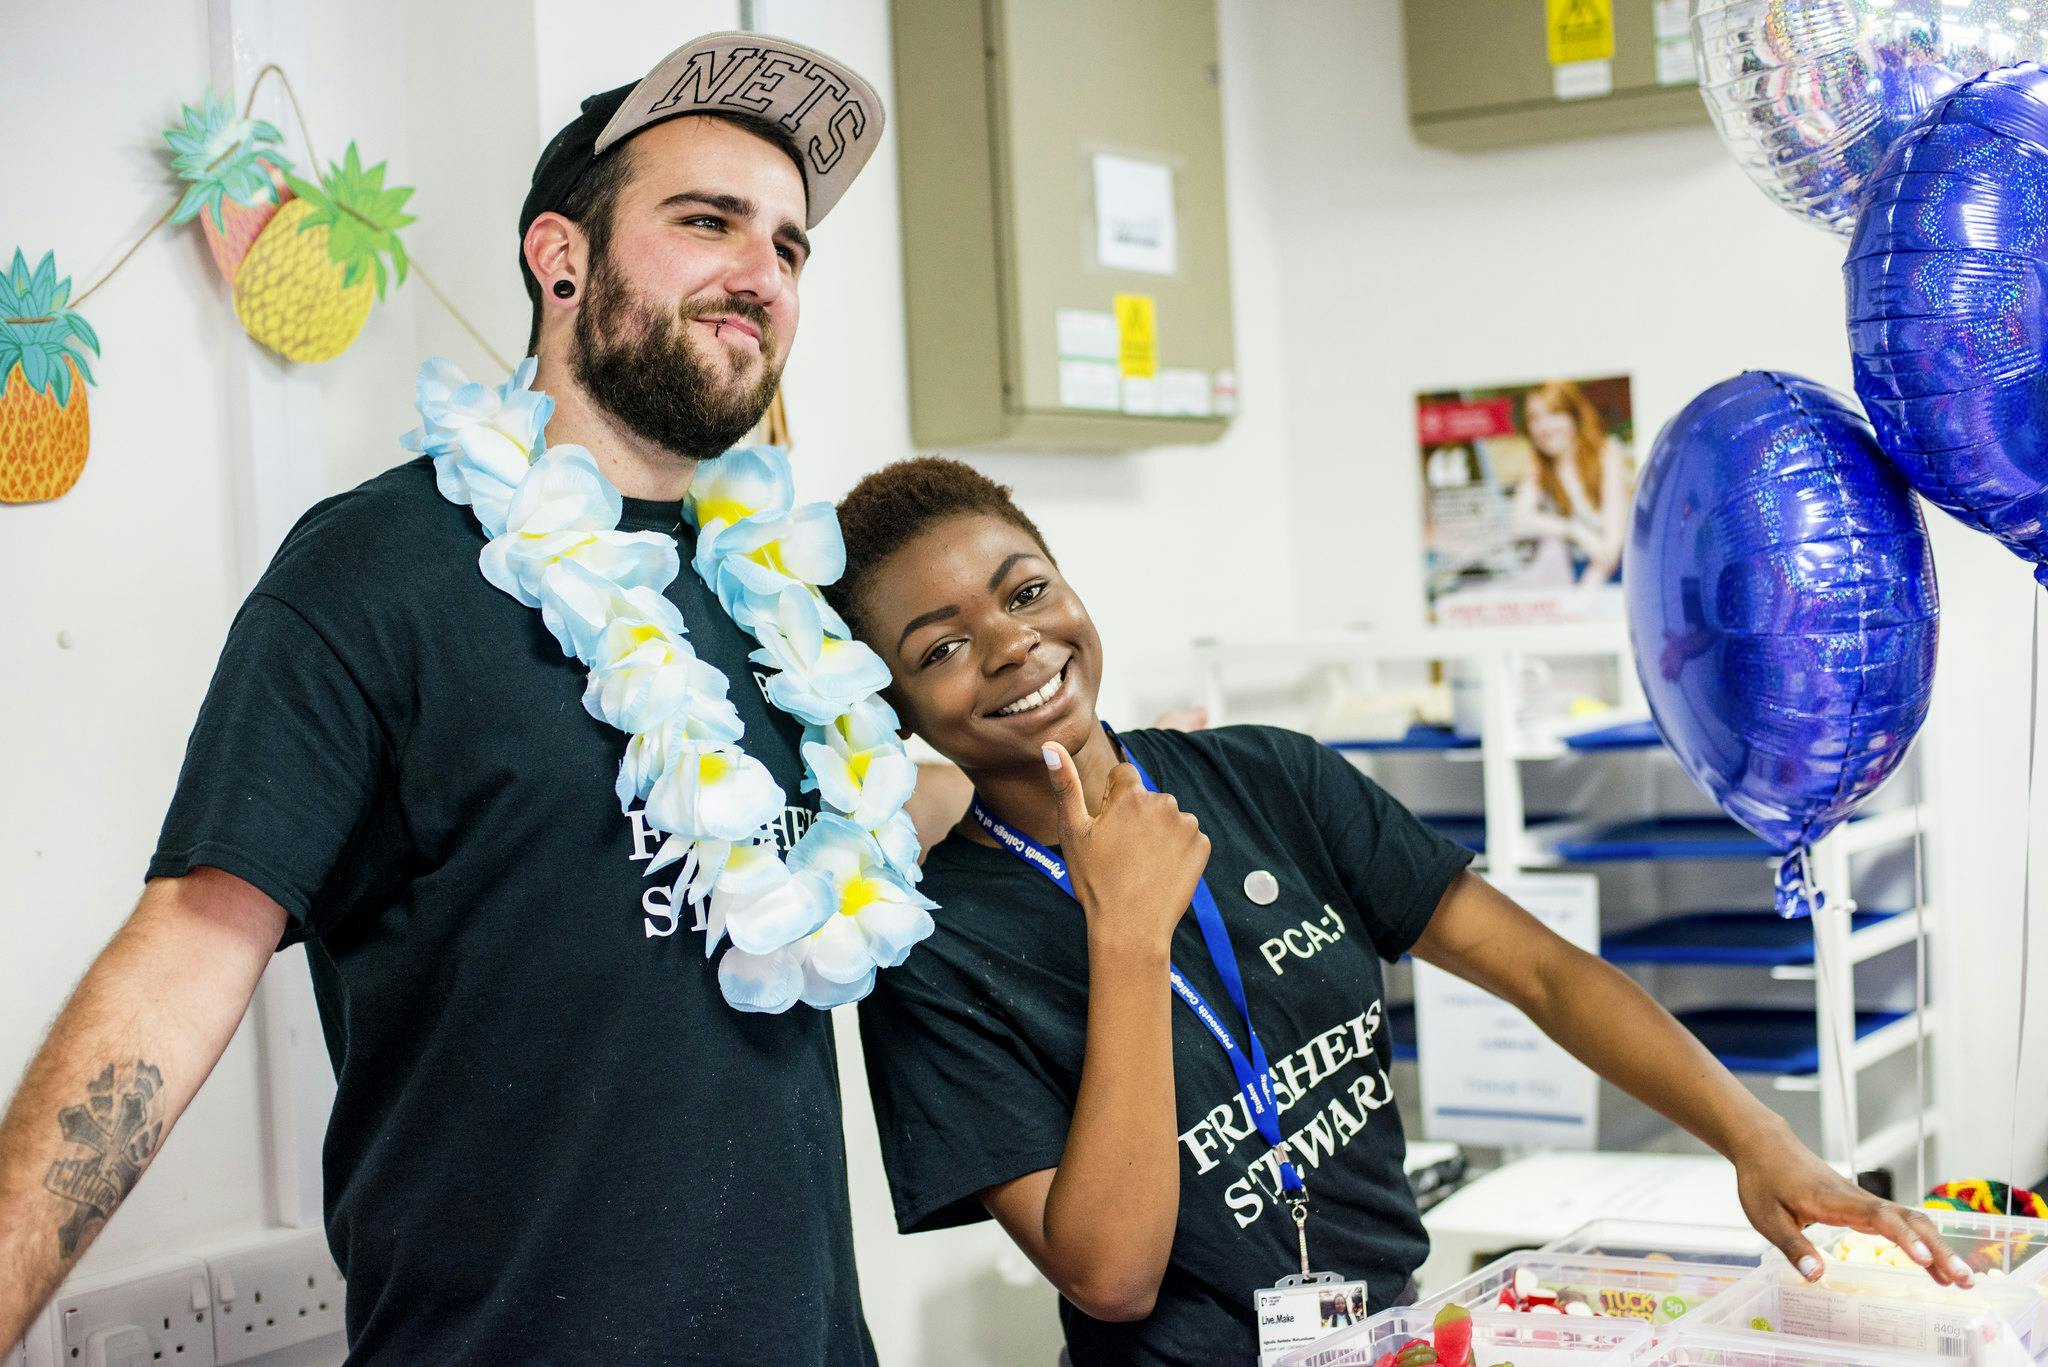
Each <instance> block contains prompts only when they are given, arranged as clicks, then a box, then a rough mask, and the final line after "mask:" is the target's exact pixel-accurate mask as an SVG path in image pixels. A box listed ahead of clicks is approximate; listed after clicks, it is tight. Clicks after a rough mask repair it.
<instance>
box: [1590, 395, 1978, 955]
mask: <svg viewBox="0 0 2048 1367" xmlns="http://www.w3.org/2000/svg"><path fill="white" fill-rule="evenodd" d="M1622 578H1623V584H1624V587H1625V591H1626V594H1627V599H1628V619H1629V635H1630V639H1631V641H1632V643H1633V648H1634V651H1635V662H1636V672H1637V674H1638V675H1639V676H1640V677H1641V679H1642V683H1643V691H1644V693H1645V694H1646V695H1647V696H1648V698H1649V702H1650V713H1651V715H1652V716H1653V717H1655V718H1656V722H1657V729H1658V731H1659V732H1661V733H1662V735H1663V737H1664V743H1665V744H1666V745H1668V746H1669V747H1670V748H1671V750H1672V752H1673V753H1674V754H1676V755H1677V756H1678V761H1679V763H1680V764H1681V765H1683V766H1684V768H1685V771H1686V773H1687V774H1689V775H1691V776H1692V779H1693V781H1694V782H1695V783H1697V784H1699V785H1700V787H1701V788H1702V789H1704V790H1705V791H1706V792H1707V793H1708V794H1709V795H1710V796H1711V797H1712V798H1713V799H1714V801H1715V802H1717V803H1719V804H1720V806H1721V809H1722V810H1723V811H1725V812H1727V813H1728V815H1730V816H1732V817H1734V818H1735V819H1736V820H1737V821H1739V822H1741V823H1742V824H1743V825H1744V826H1746V827H1748V828H1749V829H1750V830H1752V831H1754V832H1755V833H1756V834H1757V835H1759V836H1761V837H1762V838H1763V839H1764V840H1766V841H1768V842H1769V843H1770V844H1771V846H1772V848H1774V849H1776V850H1778V851H1779V852H1780V853H1781V854H1784V855H1786V856H1787V857H1786V859H1785V860H1784V861H1783V863H1782V864H1781V865H1780V866H1779V869H1778V887H1777V905H1778V910H1779V912H1780V913H1781V914H1783V915H1787V916H1792V915H1798V914H1801V913H1805V912H1810V911H1812V910H1813V909H1814V907H1816V906H1818V905H1819V895H1818V892H1817V891H1816V890H1815V889H1814V888H1813V887H1812V886H1811V884H1810V883H1809V881H1808V879H1807V874H1806V857H1805V855H1806V847H1807V846H1808V845H1810V844H1812V843H1813V842H1814V841H1816V840H1818V839H1820V838H1821V837H1822V836H1824V835H1826V834H1827V833H1828V832H1829V831H1831V830H1833V829H1834V828H1835V826H1836V825H1837V824H1839V823H1840V822H1841V821H1842V820H1844V819H1845V818H1846V817H1847V816H1848V815H1849V814H1850V813H1851V812H1852V811H1853V810H1854V809H1855V808H1856V806H1857V804H1858V803H1860V802H1861V801H1862V800H1863V798H1864V797H1865V796H1866V795H1868V794H1869V793H1870V792H1871V790H1872V789H1874V788H1876V787H1877V786H1878V785H1879V784H1880V783H1882V782H1884V780H1885V778H1886V777H1887V776H1888V775H1890V773H1891V772H1892V770H1893V769H1895V768H1897V767H1898V764H1899V761H1900V760H1901V759H1903V758H1904V757H1905V754H1906V750H1907V748H1908V747H1909V746H1910V745H1911V744H1912V741H1913V737H1914V735H1915V734H1916V733H1917V732H1918V731H1919V729H1920V722H1921V720H1922V719H1923V718H1924V717H1925V716H1926V714H1927V696H1928V690H1929V688H1930V687H1931V686H1932V684H1933V681H1934V647H1935V637H1936V627H1937V621H1938V618H1939V615H1940V607H1939V603H1938V600H1937V597H1936V593H1935V587H1934V558H1933V554H1932V552H1931V551H1930V550H1929V549H1928V544H1927V529H1926V527H1925V526H1924V525H1923V524H1922V522H1921V520H1920V509H1919V506H1918V505H1917V504H1916V503H1915V502H1914V501H1913V495H1912V493H1911V491H1910V490H1908V489H1907V487H1906V485H1905V482H1904V481H1903V480H1901V479H1900V478H1899V476H1898V475H1897V473H1896V472H1895V471H1893V470H1892V468H1891V467H1890V466H1889V465H1888V464H1886V462H1885V461H1884V459H1883V455H1882V453H1881V452H1880V451H1879V450H1878V446H1877V441H1876V438H1875V437H1874V436H1873V435H1872V433H1871V429H1870V424H1869V423H1867V422H1865V421H1864V419H1863V416H1862V414H1860V413H1858V412H1857V411H1856V407H1855V405H1854V404H1853V403H1852V402H1851V401H1850V400H1849V399H1848V398H1846V397H1845V396H1843V395H1840V394H1837V393H1835V392H1834V391H1832V390H1829V389H1825V388H1823V387H1822V386H1820V385H1817V384H1815V383H1813V382H1812V381H1811V380H1804V379H1800V378H1799V377H1798V376H1795V375H1785V374H1778V373H1774V372H1771V371H1749V372H1746V373H1744V374H1742V375H1739V376H1737V377H1736V378H1734V379H1732V380H1725V381H1723V382H1722V383H1720V384H1717V385H1715V386H1714V387H1713V388H1711V389H1709V390H1707V391H1706V392H1705V393H1703V394H1701V395H1700V396H1699V397H1698V398H1696V399H1694V400H1693V401H1692V402H1691V403H1690V404H1687V405H1686V407H1685V409H1684V410H1683V411H1682V412H1680V413H1679V414H1678V416H1677V417H1675V418H1673V419H1672V420H1671V421H1670V422H1669V423H1668V424H1666V425H1665V427H1664V430H1663V431H1662V432H1660V433H1658V435H1657V442H1656V445H1655V446H1654V447H1653V448H1652V450H1651V452H1650V458H1649V461H1648V463H1647V464H1646V465H1645V467H1644V469H1643V473H1642V478H1641V482H1640V483H1639V484H1638V485H1637V491H1636V504H1635V520H1634V523H1633V524H1632V526H1631V527H1630V530H1629V547H1628V559H1627V569H1626V571H1625V572H1624V574H1623V577H1622Z"/></svg>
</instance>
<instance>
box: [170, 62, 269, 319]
mask: <svg viewBox="0 0 2048 1367" xmlns="http://www.w3.org/2000/svg"><path fill="white" fill-rule="evenodd" d="M182 113H183V115H184V123H183V125H182V126H181V127H178V128H173V129H170V130H169V131H167V132H166V133H165V134H164V141H165V142H167V143H169V144H170V145H171V150H172V151H173V152H175V153H176V154H177V155H176V156H174V157H172V158H171V168H172V169H173V170H175V171H176V172H177V173H178V175H179V176H180V177H182V178H183V179H184V180H185V181H186V182H188V185H187V188H186V190H185V197H184V198H183V199H181V200H179V201H178V207H177V208H176V209H175V210H173V211H172V213H171V222H173V223H185V222H188V221H190V220H191V219H192V218H193V217H195V216H197V217H198V219H199V227H200V231H202V232H203V233H204V234H205V235H206V246H207V249H208V250H209V251H211V252H212V253H213V264H214V265H216V266H218V267H219V268H220V273H221V276H222V278H224V279H225V280H226V281H227V282H228V283H229V284H231V285H232V284H233V283H234V282H235V273H236V272H237V271H238V270H240V269H241V265H242V258H243V257H245V256H247V255H248V254H249V248H250V247H251V246H252V245H253V244H254V243H255V241H256V238H257V235H258V234H260V233H261V232H262V231H263V229H264V227H265V226H266V225H267V224H268V223H269V222H270V220H271V219H272V218H273V217H275V216H276V214H277V211H278V208H279V206H280V205H282V204H283V203H284V202H285V201H286V200H288V199H290V198H291V193H292V192H291V191H290V190H289V189H287V188H286V186H285V181H284V178H285V176H286V174H288V173H289V172H290V171H291V169H292V164H291V162H290V161H289V160H287V159H286V158H285V156H284V154H283V153H282V152H280V151H279V150H278V146H277V144H278V141H279V134H278V131H277V129H276V127H275V126H273V125H271V124H268V123H265V122H264V121H263V120H262V119H241V118H236V117H235V112H234V110H232V109H231V108H229V107H228V105H227V102H226V101H224V100H222V99H221V98H220V97H219V96H218V95H215V94H213V93H211V92H208V94H207V96H206V98H205V100H204V101H202V102H201V103H200V105H199V107H198V108H196V109H195V108H193V107H192V106H191V105H186V106H185V107H184V108H183V110H182ZM202 211H203V212H202Z"/></svg>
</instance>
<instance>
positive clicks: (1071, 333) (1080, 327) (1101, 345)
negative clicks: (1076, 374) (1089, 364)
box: [1053, 309, 1118, 361]
mask: <svg viewBox="0 0 2048 1367" xmlns="http://www.w3.org/2000/svg"><path fill="white" fill-rule="evenodd" d="M1053 319H1054V328H1055V330H1056V332H1057V333H1058V336H1059V354H1060V355H1061V356H1062V357H1066V358H1069V359H1072V360H1078V361H1114V360H1115V359H1116V358H1117V349H1118V343H1117V330H1116V315H1115V314H1114V313H1110V312H1109V311H1108V310H1106V309H1059V310H1057V311H1056V312H1055V313H1054V315H1053Z"/></svg>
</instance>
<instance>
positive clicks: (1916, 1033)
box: [1913, 754, 1927, 1201]
mask: <svg viewBox="0 0 2048 1367" xmlns="http://www.w3.org/2000/svg"><path fill="white" fill-rule="evenodd" d="M1925 766H1926V760H1925V757H1924V756H1923V755H1919V754H1916V755H1914V756H1913V1191H1914V1198H1913V1199H1914V1200H1915V1201H1919V1200H1922V1199H1924V1198H1925V1197H1926V1195H1927V878H1926V873H1927V869H1926V864H1925V862H1924V861H1923V860H1922V858H1921V847H1922V846H1923V845H1924V844H1925V843H1926V838H1925V836H1924V835H1923V833H1922V831H1921V825H1920V823H1921V820H1922V819H1923V817H1924V816H1925V814H1926V809H1925V807H1923V806H1922V804H1923V803H1924V802H1925V801H1926V798H1927V792H1926V781H1927V780H1926V775H1925V774H1924V773H1923V772H1922V770H1923V769H1924V768H1925Z"/></svg>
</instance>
